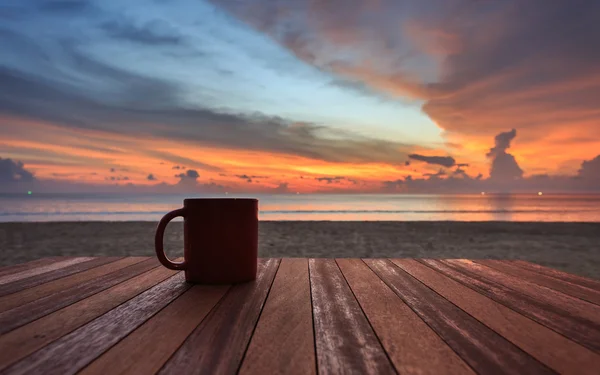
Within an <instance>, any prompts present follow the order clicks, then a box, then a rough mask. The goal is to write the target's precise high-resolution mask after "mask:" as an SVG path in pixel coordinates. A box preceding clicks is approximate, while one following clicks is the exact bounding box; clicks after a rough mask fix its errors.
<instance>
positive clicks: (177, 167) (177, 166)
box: [171, 165, 184, 169]
mask: <svg viewBox="0 0 600 375" xmlns="http://www.w3.org/2000/svg"><path fill="white" fill-rule="evenodd" d="M171 169H184V167H182V166H180V165H174V166H173V168H171Z"/></svg>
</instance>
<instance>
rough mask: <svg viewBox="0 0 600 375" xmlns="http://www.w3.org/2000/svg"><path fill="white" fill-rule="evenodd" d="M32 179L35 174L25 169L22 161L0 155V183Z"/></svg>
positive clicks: (32, 180)
mask: <svg viewBox="0 0 600 375" xmlns="http://www.w3.org/2000/svg"><path fill="white" fill-rule="evenodd" d="M34 181H35V176H34V175H33V173H31V172H30V171H28V170H27V169H25V166H24V165H23V163H22V162H20V161H13V160H12V159H2V158H1V157H0V183H2V184H13V183H30V182H34Z"/></svg>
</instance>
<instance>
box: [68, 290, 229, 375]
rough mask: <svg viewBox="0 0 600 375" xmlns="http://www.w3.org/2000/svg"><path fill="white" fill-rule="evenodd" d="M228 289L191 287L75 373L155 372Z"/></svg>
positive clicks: (101, 374)
mask: <svg viewBox="0 0 600 375" xmlns="http://www.w3.org/2000/svg"><path fill="white" fill-rule="evenodd" d="M228 289H229V286H228V285H220V286H206V285H196V286H193V287H192V288H191V289H190V290H188V291H187V292H185V293H184V294H183V295H182V296H181V297H179V298H177V299H176V300H175V301H173V302H172V303H171V304H169V305H168V306H167V307H165V308H164V309H162V310H161V311H160V312H159V313H158V314H156V315H155V316H154V317H152V318H151V319H150V320H148V321H146V323H144V324H143V325H142V326H141V327H140V328H138V329H136V330H135V331H133V332H132V333H131V334H129V335H128V336H127V337H125V338H124V339H123V340H121V341H120V342H119V343H118V344H116V345H115V346H113V347H112V348H110V350H108V351H107V352H106V353H104V354H103V355H101V356H100V357H99V358H98V359H96V360H95V361H94V362H92V363H90V364H89V366H87V367H86V368H84V369H83V370H82V371H81V372H79V374H78V375H92V374H99V375H104V374H114V375H116V374H140V375H144V374H154V373H156V372H157V371H158V370H160V368H161V367H162V366H163V365H164V363H165V362H166V361H167V360H168V359H169V357H171V355H172V354H173V353H174V352H175V351H176V350H177V348H179V346H180V345H181V344H182V343H183V342H184V341H185V339H186V338H187V337H188V335H189V334H190V333H191V332H192V331H193V330H194V329H195V328H196V327H197V326H198V324H200V322H201V321H202V319H204V317H205V316H206V315H207V314H208V313H209V311H210V310H211V309H212V308H213V307H214V306H215V305H216V303H217V302H218V301H219V300H220V299H221V298H222V297H223V295H225V293H226V292H227V290H228Z"/></svg>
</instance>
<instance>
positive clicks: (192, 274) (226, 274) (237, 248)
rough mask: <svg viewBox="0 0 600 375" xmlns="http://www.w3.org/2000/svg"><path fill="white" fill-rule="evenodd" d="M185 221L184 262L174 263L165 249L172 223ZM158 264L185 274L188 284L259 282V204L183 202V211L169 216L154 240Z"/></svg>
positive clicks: (234, 200)
mask: <svg viewBox="0 0 600 375" xmlns="http://www.w3.org/2000/svg"><path fill="white" fill-rule="evenodd" d="M178 216H181V217H183V220H184V221H183V242H184V260H183V261H182V262H179V263H177V262H173V261H171V260H170V259H169V258H167V256H166V254H165V252H164V248H163V237H164V231H165V228H166V227H167V224H168V223H169V221H171V220H173V219H174V218H176V217H178ZM154 240H155V241H154V244H155V248H156V255H157V256H158V260H159V261H160V262H161V263H162V264H163V265H164V266H165V267H167V268H169V269H172V270H183V271H185V279H186V281H188V282H192V283H200V284H230V283H240V282H245V281H251V280H255V279H256V267H257V257H258V200H257V199H247V198H239V199H238V198H197V199H196V198H195V199H184V201H183V208H179V209H177V210H174V211H171V212H169V213H168V214H166V215H165V216H164V217H163V218H162V219H161V220H160V222H159V223H158V227H157V228H156V236H155V239H154Z"/></svg>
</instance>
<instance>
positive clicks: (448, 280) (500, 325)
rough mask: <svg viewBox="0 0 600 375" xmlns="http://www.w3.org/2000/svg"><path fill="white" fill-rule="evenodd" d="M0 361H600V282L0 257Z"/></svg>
mask: <svg viewBox="0 0 600 375" xmlns="http://www.w3.org/2000/svg"><path fill="white" fill-rule="evenodd" d="M0 334H1V335H0V372H1V373H2V374H35V373H39V374H71V373H77V372H80V373H83V374H118V373H138V374H152V373H157V372H158V373H160V374H187V373H206V374H233V373H236V372H239V373H243V374H274V373H281V374H315V373H317V371H318V373H319V374H351V373H356V374H393V373H401V374H404V373H406V374H410V373H418V374H444V373H449V374H473V373H480V374H495V373H506V374H537V373H554V372H559V373H565V374H599V373H600V355H599V353H600V282H599V281H595V280H590V279H586V278H583V277H579V276H575V275H570V274H566V273H563V272H559V271H556V270H553V269H550V268H545V267H542V266H539V265H535V264H532V263H527V262H523V261H497V260H466V259H460V260H451V259H447V260H415V259H389V260H388V259H362V260H361V259H335V260H334V259H282V260H280V259H261V260H260V262H259V270H258V279H257V280H256V282H252V283H246V284H238V285H233V286H202V285H189V284H187V283H185V282H184V277H183V273H180V272H176V271H171V270H168V269H165V268H163V267H160V266H159V265H158V262H157V261H156V260H155V259H153V258H146V257H128V258H91V257H87V258H63V257H57V258H45V259H40V260H36V261H33V262H30V263H26V264H22V265H17V266H12V267H5V268H0Z"/></svg>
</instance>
